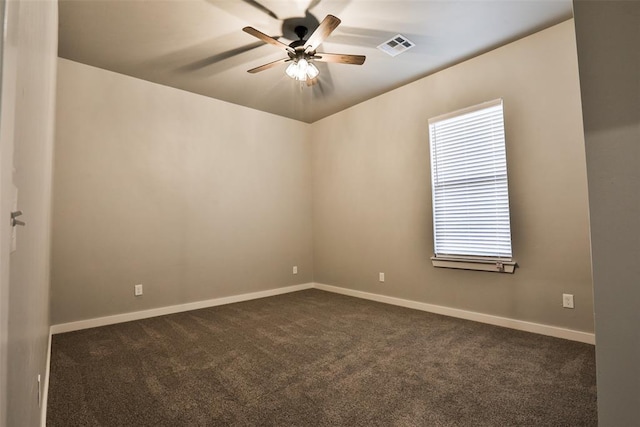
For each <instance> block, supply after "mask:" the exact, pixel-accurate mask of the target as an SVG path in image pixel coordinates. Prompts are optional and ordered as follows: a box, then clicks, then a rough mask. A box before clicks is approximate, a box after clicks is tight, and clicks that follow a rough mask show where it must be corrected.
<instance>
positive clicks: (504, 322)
mask: <svg viewBox="0 0 640 427" xmlns="http://www.w3.org/2000/svg"><path fill="white" fill-rule="evenodd" d="M312 288H315V289H320V290H323V291H328V292H334V293H337V294H342V295H348V296H352V297H356V298H362V299H367V300H371V301H377V302H382V303H386V304H392V305H397V306H400V307H406V308H412V309H415V310H421V311H427V312H429V313H435V314H442V315H445V316H451V317H457V318H460V319H466V320H473V321H475V322H481V323H487V324H489V325H495V326H502V327H505V328H511V329H516V330H520V331H526V332H533V333H536V334H541V335H548V336H551V337H556V338H563V339H567V340H571V341H579V342H583V343H587V344H595V342H596V338H595V334H593V333H589V332H582V331H574V330H572V329H565V328H559V327H557V326H549V325H543V324H540V323H533V322H526V321H523V320H516V319H510V318H507V317H500V316H493V315H490V314H484V313H478V312H474V311H467V310H461V309H457V308H451V307H445V306H441V305H435V304H427V303H424V302H418V301H412V300H406V299H402V298H396V297H390V296H386V295H380V294H373V293H369V292H363V291H357V290H354V289H347V288H341V287H338V286H331V285H325V284H323V283H303V284H301V285H294V286H287V287H284V288H276V289H270V290H267V291H260V292H252V293H248V294H241V295H234V296H230V297H223V298H215V299H210V300H205V301H197V302H192V303H187V304H179V305H172V306H169V307H160V308H154V309H151V310H144V311H136V312H133V313H124V314H116V315H113V316H106V317H98V318H95V319H87V320H80V321H77V322H69V323H62V324H59V325H53V326H51V333H52V334H60V333H63V332H71V331H78V330H81V329H88V328H95V327H98V326H106V325H112V324H115V323H123V322H130V321H133V320H140V319H147V318H149V317H156V316H163V315H165V314H173V313H180V312H183V311H190V310H198V309H201V308H207V307H215V306H218V305H224V304H232V303H236V302H242V301H249V300H252V299H258V298H266V297H270V296H275V295H281V294H286V293H289V292H296V291H302V290H305V289H312ZM49 345H51V343H49ZM49 351H50V350H49ZM47 369H48V363H47ZM47 372H48V371H47ZM45 381H48V374H47V376H46V379H45Z"/></svg>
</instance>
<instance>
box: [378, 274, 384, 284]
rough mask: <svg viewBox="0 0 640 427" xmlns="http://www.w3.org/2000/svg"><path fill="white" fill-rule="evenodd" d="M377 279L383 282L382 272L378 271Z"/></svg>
mask: <svg viewBox="0 0 640 427" xmlns="http://www.w3.org/2000/svg"><path fill="white" fill-rule="evenodd" d="M378 280H379V281H381V282H384V273H378Z"/></svg>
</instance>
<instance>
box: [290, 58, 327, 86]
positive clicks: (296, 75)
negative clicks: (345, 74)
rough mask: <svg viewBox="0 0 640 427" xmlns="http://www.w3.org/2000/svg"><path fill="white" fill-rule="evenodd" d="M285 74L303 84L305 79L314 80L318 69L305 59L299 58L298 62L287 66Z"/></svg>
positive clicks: (318, 72)
mask: <svg viewBox="0 0 640 427" xmlns="http://www.w3.org/2000/svg"><path fill="white" fill-rule="evenodd" d="M285 73H286V74H287V76H289V77H291V78H292V79H294V80H299V81H301V82H304V81H306V80H307V79H315V78H316V77H318V74H320V71H318V68H316V66H315V65H313V64H312V63H310V62H309V61H307V60H306V59H304V58H300V59H299V60H297V61H295V62H292V63H291V64H289V66H288V67H287V69H286V71H285Z"/></svg>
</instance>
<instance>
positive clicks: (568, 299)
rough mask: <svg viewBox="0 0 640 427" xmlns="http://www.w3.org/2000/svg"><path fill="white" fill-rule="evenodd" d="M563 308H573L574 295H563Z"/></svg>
mask: <svg viewBox="0 0 640 427" xmlns="http://www.w3.org/2000/svg"><path fill="white" fill-rule="evenodd" d="M562 307H564V308H573V294H562Z"/></svg>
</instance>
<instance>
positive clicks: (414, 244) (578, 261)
mask: <svg viewBox="0 0 640 427" xmlns="http://www.w3.org/2000/svg"><path fill="white" fill-rule="evenodd" d="M579 90H580V88H579V82H578V69H577V58H576V47H575V36H574V30H573V21H568V22H565V23H562V24H560V25H557V26H555V27H552V28H550V29H547V30H545V31H542V32H540V33H537V34H534V35H532V36H530V37H527V38H525V39H522V40H520V41H517V42H515V43H512V44H510V45H508V46H505V47H503V48H500V49H497V50H494V51H492V52H489V53H487V54H485V55H482V56H480V57H478V58H475V59H472V60H469V61H467V62H464V63H462V64H459V65H456V66H454V67H451V68H449V69H446V70H444V71H441V72H439V73H437V74H434V75H432V76H429V77H426V78H424V79H422V80H419V81H417V82H415V83H412V84H409V85H407V86H404V87H401V88H399V89H397V90H394V91H392V92H390V93H387V94H384V95H382V96H379V97H377V98H375V99H372V100H370V101H367V102H364V103H362V104H360V105H358V106H356V107H353V108H351V109H349V110H346V111H343V112H341V113H338V114H336V115H334V116H331V117H329V118H326V119H324V120H322V121H320V122H316V123H314V124H313V125H312V128H311V129H312V133H311V135H312V137H311V138H312V143H313V156H312V157H313V185H314V188H313V200H314V221H313V227H314V228H313V232H314V271H315V276H314V280H315V281H316V282H320V283H325V284H330V285H336V286H342V287H347V288H351V289H355V290H360V291H366V292H373V293H377V294H383V295H389V296H394V297H400V298H406V299H410V300H415V301H420V302H426V303H431V304H438V305H443V306H447V307H454V308H459V309H465V310H471V311H477V312H481V313H486V314H492V315H497V316H504V317H509V318H513V319H518V320H524V321H532V322H537V323H542V324H547V325H554V326H559V327H565V328H569V329H574V330H580V331H587V332H592V331H593V298H592V286H591V275H590V253H589V234H588V233H589V229H588V210H587V209H588V206H587V182H586V170H585V152H584V139H583V132H582V117H581V112H580V93H579ZM500 97H501V98H503V99H504V105H505V122H506V137H507V161H508V168H509V189H510V202H511V210H512V217H511V220H512V235H513V252H514V257H515V259H516V261H517V262H518V264H519V266H520V267H519V268H518V269H517V270H516V273H515V274H514V275H508V274H496V273H487V272H474V271H463V270H451V269H436V268H434V267H432V266H431V262H430V257H431V256H432V254H433V241H432V239H433V232H432V223H431V220H432V213H431V193H430V191H431V187H430V186H431V184H430V175H429V142H428V133H427V131H428V125H427V120H428V119H429V118H430V117H433V116H437V115H440V114H443V113H446V112H449V111H453V110H456V109H459V108H463V107H467V106H470V105H474V104H477V103H480V102H483V101H488V100H492V99H496V98H500ZM378 272H384V273H385V275H386V277H385V279H386V281H385V282H384V283H380V282H378ZM562 293H571V294H574V295H575V307H576V308H575V309H574V310H568V309H563V308H562V306H561V301H562V299H561V295H562Z"/></svg>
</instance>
